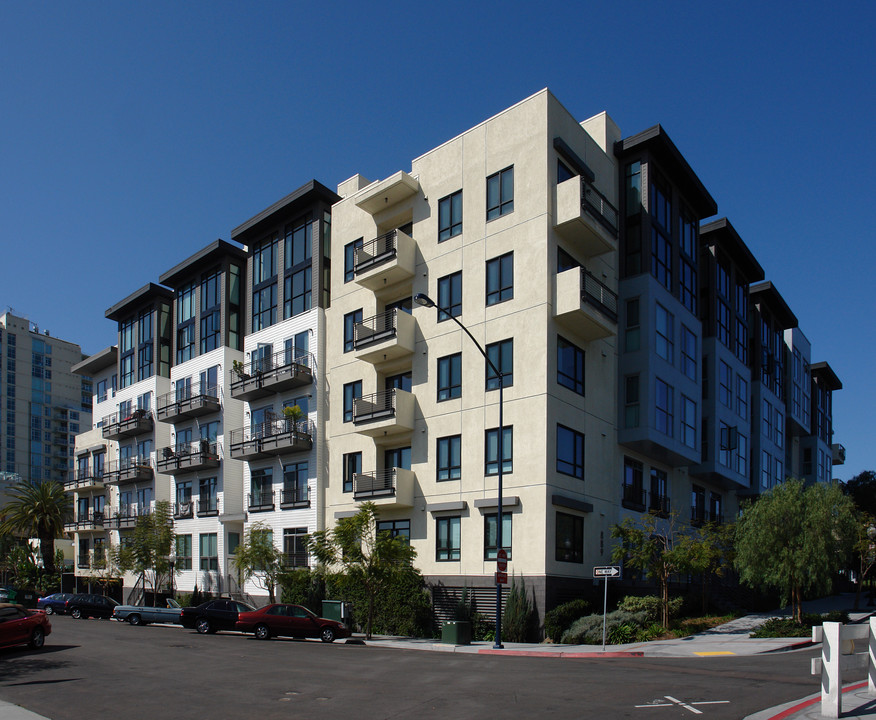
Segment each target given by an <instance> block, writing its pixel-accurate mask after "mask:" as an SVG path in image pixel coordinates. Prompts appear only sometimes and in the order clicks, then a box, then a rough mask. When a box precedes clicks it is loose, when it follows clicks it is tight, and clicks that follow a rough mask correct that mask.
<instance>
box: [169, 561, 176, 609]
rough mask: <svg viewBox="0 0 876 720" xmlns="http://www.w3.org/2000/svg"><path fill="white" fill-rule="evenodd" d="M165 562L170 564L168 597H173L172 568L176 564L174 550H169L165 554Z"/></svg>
mask: <svg viewBox="0 0 876 720" xmlns="http://www.w3.org/2000/svg"><path fill="white" fill-rule="evenodd" d="M167 564H168V565H170V597H171V599H173V568H174V566H175V565H176V551H175V550H171V551H170V555H168V556H167Z"/></svg>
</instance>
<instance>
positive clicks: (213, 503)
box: [198, 496, 219, 517]
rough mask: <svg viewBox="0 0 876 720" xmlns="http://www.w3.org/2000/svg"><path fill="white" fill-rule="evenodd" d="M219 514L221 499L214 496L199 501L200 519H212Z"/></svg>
mask: <svg viewBox="0 0 876 720" xmlns="http://www.w3.org/2000/svg"><path fill="white" fill-rule="evenodd" d="M218 514H219V498H218V497H215V496H212V497H207V498H201V499H199V500H198V517H210V516H212V515H218Z"/></svg>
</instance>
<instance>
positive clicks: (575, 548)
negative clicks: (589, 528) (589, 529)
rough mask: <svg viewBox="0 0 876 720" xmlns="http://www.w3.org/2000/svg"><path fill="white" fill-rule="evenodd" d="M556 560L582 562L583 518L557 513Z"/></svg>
mask: <svg viewBox="0 0 876 720" xmlns="http://www.w3.org/2000/svg"><path fill="white" fill-rule="evenodd" d="M556 546H557V549H556V559H557V561H559V562H572V563H583V562H584V518H582V517H579V516H577V515H568V514H567V513H561V512H558V513H557V531H556Z"/></svg>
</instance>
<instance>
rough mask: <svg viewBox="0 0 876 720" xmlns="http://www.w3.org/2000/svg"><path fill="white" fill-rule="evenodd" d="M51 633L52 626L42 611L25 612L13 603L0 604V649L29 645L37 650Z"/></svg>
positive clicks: (21, 607)
mask: <svg viewBox="0 0 876 720" xmlns="http://www.w3.org/2000/svg"><path fill="white" fill-rule="evenodd" d="M51 632H52V624H51V623H50V622H49V618H48V616H47V615H46V614H45V613H44V612H43V611H42V610H26V609H25V608H24V607H23V606H21V605H17V604H14V603H0V647H12V646H14V645H29V646H30V647H32V648H33V649H34V650H39V649H40V648H41V647H42V646H43V645H44V644H45V642H46V635H49V634H50V633H51Z"/></svg>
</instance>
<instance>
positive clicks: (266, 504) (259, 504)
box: [246, 490, 276, 512]
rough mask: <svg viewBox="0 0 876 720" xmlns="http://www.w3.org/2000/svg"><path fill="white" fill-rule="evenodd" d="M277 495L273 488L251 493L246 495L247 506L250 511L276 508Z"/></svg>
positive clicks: (266, 510)
mask: <svg viewBox="0 0 876 720" xmlns="http://www.w3.org/2000/svg"><path fill="white" fill-rule="evenodd" d="M275 495H276V493H274V492H273V491H272V490H265V491H262V492H254V493H249V494H248V495H247V497H246V507H247V510H249V511H250V512H268V511H270V510H273V509H274V500H275Z"/></svg>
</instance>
